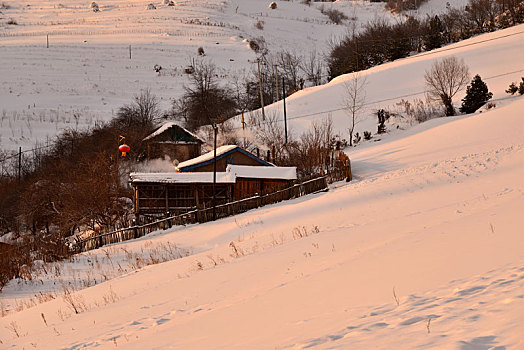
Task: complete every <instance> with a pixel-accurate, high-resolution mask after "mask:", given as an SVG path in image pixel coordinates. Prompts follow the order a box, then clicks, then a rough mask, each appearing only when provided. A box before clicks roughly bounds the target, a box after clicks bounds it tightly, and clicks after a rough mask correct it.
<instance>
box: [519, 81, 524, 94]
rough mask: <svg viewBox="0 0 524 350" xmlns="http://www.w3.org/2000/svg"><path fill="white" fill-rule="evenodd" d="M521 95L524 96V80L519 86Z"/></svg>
mask: <svg viewBox="0 0 524 350" xmlns="http://www.w3.org/2000/svg"><path fill="white" fill-rule="evenodd" d="M519 95H524V78H522V81H521V82H520V84H519Z"/></svg>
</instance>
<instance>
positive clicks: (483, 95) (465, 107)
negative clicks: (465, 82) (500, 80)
mask: <svg viewBox="0 0 524 350" xmlns="http://www.w3.org/2000/svg"><path fill="white" fill-rule="evenodd" d="M492 96H493V94H492V93H491V92H489V91H488V86H487V85H486V83H485V82H483V81H482V79H481V78H480V75H478V74H477V75H475V77H474V78H473V80H472V81H471V84H470V85H469V86H468V87H467V88H466V97H464V98H463V99H462V106H461V107H460V111H461V112H463V113H473V112H475V111H476V110H477V109H479V108H480V107H482V106H483V105H484V104H485V103H486V102H488V101H489V99H491V97H492Z"/></svg>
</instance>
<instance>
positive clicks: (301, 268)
mask: <svg viewBox="0 0 524 350" xmlns="http://www.w3.org/2000/svg"><path fill="white" fill-rule="evenodd" d="M286 4H288V2H281V3H279V8H281V7H284V6H286ZM99 5H100V7H101V10H102V13H103V12H104V11H106V9H107V8H106V9H104V4H102V3H99ZM140 6H142V5H140ZM240 6H241V5H240ZM260 6H261V7H262V6H263V7H267V4H266V3H261V5H260ZM107 11H109V10H107ZM156 11H158V10H156ZM149 12H154V11H148V13H149ZM523 31H524V26H522V25H521V26H517V27H514V28H510V29H507V30H503V31H499V32H494V33H489V34H486V35H482V36H478V37H476V38H472V39H470V40H468V41H465V42H462V43H457V44H454V45H450V46H448V47H446V48H443V49H441V50H438V51H436V52H435V53H432V54H431V55H420V56H416V57H412V58H408V59H404V60H399V61H397V62H392V63H388V64H385V65H383V66H380V67H375V68H373V69H371V70H369V71H367V72H364V73H363V74H365V75H366V76H367V77H368V79H369V80H368V82H369V89H368V93H369V98H370V101H376V100H378V99H380V100H384V99H389V98H392V99H393V98H395V100H397V99H398V96H404V95H410V96H416V94H417V93H419V92H420V91H422V90H423V85H424V82H423V75H424V70H425V69H427V68H428V67H430V65H431V63H432V62H434V60H435V59H440V58H443V57H447V56H449V55H456V56H458V57H459V58H464V60H465V62H466V63H467V64H468V65H469V66H470V70H471V71H472V73H473V74H475V73H479V74H480V75H481V76H482V78H483V79H485V80H486V82H487V84H488V87H489V89H490V90H491V91H492V92H493V94H494V97H493V100H492V102H493V103H494V104H495V107H494V108H491V109H485V108H482V109H481V110H480V111H478V112H476V113H474V114H471V115H465V116H458V117H449V118H439V119H433V120H430V121H428V122H425V123H423V124H419V125H415V126H413V127H411V128H410V129H408V130H400V129H399V130H395V132H391V133H390V134H388V135H385V136H380V138H381V141H377V142H374V141H373V139H372V140H371V141H370V142H366V143H364V144H363V145H361V146H359V147H358V148H353V149H350V150H348V153H349V155H350V158H351V163H352V167H353V168H352V170H353V174H354V180H353V181H352V182H350V183H346V182H339V183H335V184H333V185H331V187H330V191H329V192H326V193H319V194H315V195H310V196H305V197H301V198H299V199H295V200H291V201H286V202H281V203H278V204H274V205H270V206H266V207H263V208H259V209H256V210H251V211H249V212H246V213H244V214H242V215H238V216H235V217H229V218H225V219H221V220H218V221H216V222H211V223H206V224H202V225H188V226H185V227H183V226H180V227H175V228H172V229H169V230H166V231H158V232H155V233H152V234H150V235H148V236H145V237H142V238H140V239H137V240H132V241H127V242H124V243H120V244H114V245H112V246H109V247H104V248H102V249H99V250H94V251H91V252H88V253H83V254H80V255H78V256H76V257H75V258H74V260H73V261H70V262H67V261H66V262H63V263H55V264H46V265H45V267H46V269H45V271H47V272H41V273H40V274H39V275H37V276H34V278H33V280H32V281H22V280H14V281H11V282H10V283H9V284H8V285H7V286H6V287H5V288H4V290H3V291H2V292H1V294H0V302H1V304H0V306H2V307H1V310H0V311H2V314H4V317H1V318H0V341H1V343H0V345H1V347H2V348H5V349H21V348H26V349H28V348H43V349H79V348H101V349H109V348H111V349H113V348H115V347H118V348H124V349H145V348H147V349H171V348H173V349H226V348H227V349H268V348H277V349H305V348H318V349H328V348H329V349H368V348H375V349H413V348H423V349H503V348H506V349H522V348H524V338H523V337H522V334H524V234H523V233H524V229H523V227H522V223H521V221H522V213H523V212H524V181H522V179H523V178H524V123H522V117H523V111H524V97H522V96H509V95H507V94H506V93H504V90H505V89H506V88H507V86H508V85H509V83H510V82H512V81H516V80H517V79H519V80H520V77H521V76H522V70H523V69H524V67H523V66H522V60H521V57H522V54H523V53H524V52H523V51H524V47H523V40H522V34H521V33H522V32H523ZM350 78H351V77H350V76H346V77H340V78H338V79H335V80H334V81H333V82H332V83H330V84H328V85H326V86H323V87H318V88H312V89H306V90H304V91H302V92H299V93H297V94H295V95H293V97H291V98H290V99H289V111H290V113H291V114H290V115H291V116H292V115H293V114H294V115H295V116H298V115H305V114H308V113H316V112H322V111H326V110H329V109H333V108H336V106H337V104H338V102H337V101H339V99H340V91H341V90H340V89H341V83H342V82H343V81H344V80H347V79H350ZM459 98H460V97H457V99H456V101H458V99H459ZM395 100H391V101H395ZM389 103H393V102H389ZM271 108H277V107H270V108H269V110H271ZM335 114H336V112H333V119H334V123H337V121H338V123H340V124H339V125H340V126H339V127H340V128H342V127H343V126H342V125H343V124H342V121H343V119H342V117H340V118H337V117H336V115H335ZM320 115H321V116H322V115H325V114H320ZM318 119H319V118H315V117H313V116H312V117H308V118H306V117H305V118H300V119H299V118H297V119H296V123H295V128H297V129H298V128H299V127H300V125H306V124H308V123H309V124H310V123H311V122H312V121H313V120H318ZM369 120H370V121H369V125H373V127H376V125H375V122H374V121H373V122H372V121H371V119H369ZM364 123H365V122H362V124H364ZM389 126H390V127H391V125H389ZM374 139H375V140H376V139H378V136H375V137H374ZM175 245H176V247H177V248H176V249H175V248H173V247H174V246H175ZM159 256H162V257H163V258H162V261H163V260H169V261H166V262H163V263H159V264H156V263H157V262H159V261H157V260H158V257H159ZM148 262H150V263H151V264H149V263H148ZM144 265H148V266H144ZM62 286H65V287H66V288H69V289H76V290H77V291H75V292H72V294H71V295H72V296H73V303H74V304H75V305H77V307H79V308H81V311H80V312H79V313H78V314H76V313H74V311H73V309H72V305H71V303H70V302H69V303H68V302H67V300H66V299H64V298H63V297H62V295H63V292H61V290H62ZM41 293H42V294H41ZM35 295H36V296H35ZM46 295H51V296H52V297H54V299H53V300H50V301H47V302H43V303H36V305H35V306H32V307H25V306H24V305H31V304H32V303H33V301H34V300H36V299H38V298H41V299H42V298H44V296H46ZM49 298H51V297H49ZM16 310H19V311H16Z"/></svg>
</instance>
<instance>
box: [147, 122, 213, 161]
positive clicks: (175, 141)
mask: <svg viewBox="0 0 524 350" xmlns="http://www.w3.org/2000/svg"><path fill="white" fill-rule="evenodd" d="M144 142H146V144H147V158H148V159H154V158H164V157H165V156H168V157H169V158H171V160H175V159H176V160H178V161H179V162H183V161H185V160H188V159H192V158H195V157H198V156H200V154H201V152H202V151H201V149H202V143H204V141H203V140H202V139H200V138H199V137H198V136H197V135H195V134H194V133H192V132H191V131H189V130H187V129H185V128H183V127H182V126H180V125H178V124H176V123H173V122H168V123H165V124H163V125H162V126H160V127H159V128H157V129H156V130H155V131H154V132H153V133H152V134H151V135H149V136H147V137H146V138H144Z"/></svg>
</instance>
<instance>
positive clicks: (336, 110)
mask: <svg viewBox="0 0 524 350" xmlns="http://www.w3.org/2000/svg"><path fill="white" fill-rule="evenodd" d="M520 72H524V69H520V70H516V71H512V72H506V73H501V74H497V75H493V76H491V77H487V78H484V80H490V79H495V78H499V77H503V76H506V75H511V74H515V73H520ZM426 92H427V91H426V90H423V91H417V92H414V93H411V94H406V95H400V96H395V97H390V98H385V99H382V100H376V101H371V102H366V103H364V106H370V105H374V104H378V103H382V102H387V101H392V100H397V99H400V98H406V97H412V96H417V95H421V94H424V93H426ZM343 110H345V108H344V107H339V108H334V109H328V110H324V111H320V112H314V113H308V114H301V115H298V116H294V117H288V118H287V119H288V120H294V119H302V118H307V117H311V116H314V115H320V114H329V113H333V112H338V111H343ZM269 123H271V122H270V121H266V122H260V123H258V125H264V124H269ZM237 129H241V128H239V127H235V128H233V130H237Z"/></svg>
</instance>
